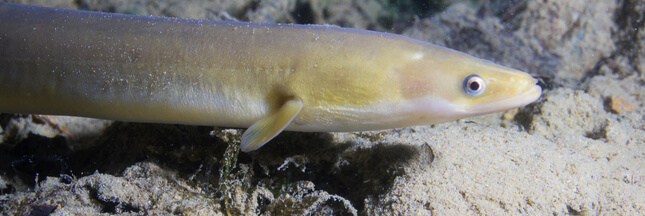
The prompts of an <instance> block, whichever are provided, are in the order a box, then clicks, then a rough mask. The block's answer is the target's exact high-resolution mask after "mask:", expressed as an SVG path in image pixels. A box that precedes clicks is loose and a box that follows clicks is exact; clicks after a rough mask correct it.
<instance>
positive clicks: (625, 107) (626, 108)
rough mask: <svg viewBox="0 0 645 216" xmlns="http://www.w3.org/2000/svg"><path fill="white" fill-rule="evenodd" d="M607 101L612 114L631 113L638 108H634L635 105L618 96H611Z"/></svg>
mask: <svg viewBox="0 0 645 216" xmlns="http://www.w3.org/2000/svg"><path fill="white" fill-rule="evenodd" d="M609 100H610V101H609V103H610V105H611V107H610V108H611V111H612V112H614V113H618V114H620V113H624V112H631V111H634V110H636V109H637V108H638V107H636V105H634V104H632V103H630V102H629V101H627V100H625V99H624V98H622V97H620V96H611V98H609Z"/></svg>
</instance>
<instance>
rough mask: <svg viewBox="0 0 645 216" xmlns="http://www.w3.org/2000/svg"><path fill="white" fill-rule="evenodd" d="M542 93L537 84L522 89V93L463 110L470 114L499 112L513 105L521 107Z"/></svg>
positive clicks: (513, 106)
mask: <svg viewBox="0 0 645 216" xmlns="http://www.w3.org/2000/svg"><path fill="white" fill-rule="evenodd" d="M540 95H542V88H541V87H540V86H539V85H534V86H533V87H532V88H530V89H528V90H527V91H524V92H522V93H519V94H516V95H514V96H512V97H508V98H505V99H502V100H498V101H493V102H490V103H483V104H478V105H472V106H469V107H468V108H466V109H464V111H465V112H468V113H472V114H484V113H492V112H499V111H504V110H508V109H512V108H515V107H521V106H524V105H527V104H530V103H533V102H534V101H536V100H537V99H538V98H540Z"/></svg>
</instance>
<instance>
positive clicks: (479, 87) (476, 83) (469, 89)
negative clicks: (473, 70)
mask: <svg viewBox="0 0 645 216" xmlns="http://www.w3.org/2000/svg"><path fill="white" fill-rule="evenodd" d="M463 88H464V92H466V94H467V95H470V96H478V95H480V94H482V93H484V91H485V90H486V82H485V81H484V78H482V77H480V76H479V75H477V74H471V75H468V76H467V77H466V78H465V79H464V84H463Z"/></svg>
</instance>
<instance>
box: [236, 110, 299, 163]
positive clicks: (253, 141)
mask: <svg viewBox="0 0 645 216" xmlns="http://www.w3.org/2000/svg"><path fill="white" fill-rule="evenodd" d="M302 107H303V105H302V100H300V98H297V97H294V98H292V99H290V100H288V101H286V102H285V103H284V104H282V106H281V107H280V109H278V111H277V112H275V113H273V114H271V115H269V116H265V117H263V118H261V119H260V120H258V121H257V122H255V123H253V125H251V127H249V129H246V131H245V132H244V134H242V144H241V146H240V149H241V150H242V151H243V152H250V151H254V150H256V149H258V148H260V147H262V146H263V145H264V144H266V143H267V142H269V140H271V139H273V138H274V137H275V136H277V135H278V134H279V133H280V132H282V131H283V130H284V129H285V128H286V127H287V126H288V125H289V123H291V121H293V119H294V118H295V117H296V116H297V115H298V113H299V112H300V110H302Z"/></svg>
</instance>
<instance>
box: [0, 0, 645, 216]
mask: <svg viewBox="0 0 645 216" xmlns="http://www.w3.org/2000/svg"><path fill="white" fill-rule="evenodd" d="M8 2H18V3H23V4H34V5H41V6H48V7H61V8H71V9H80V10H93V11H104V12H113V13H126V14H137V15H152V16H170V17H181V18H195V19H213V20H240V21H253V22H281V23H300V24H327V25H337V26H343V27H351V28H360V29H369V30H376V31H385V32H391V33H396V34H402V35H406V36H409V37H412V38H416V39H419V40H423V41H428V42H431V43H434V44H438V45H441V46H446V47H450V48H453V49H456V50H459V51H462V52H466V53H469V54H471V55H474V56H477V57H480V58H484V59H488V60H491V61H493V62H496V63H499V64H502V65H505V66H508V67H512V68H515V69H519V70H523V71H526V72H528V73H530V74H532V75H534V76H536V77H538V78H539V79H540V85H541V86H542V87H543V89H544V92H543V95H542V97H541V98H540V99H539V100H538V101H537V102H535V103H533V104H530V105H528V106H526V107H522V108H519V109H515V110H511V111H507V112H503V113H494V114H489V115H485V116H481V117H474V118H468V119H462V120H457V121H452V122H447V123H441V124H435V125H428V126H417V127H409V128H399V129H391V130H383V131H371V132H355V133H297V132H284V133H282V134H281V135H279V136H278V137H277V138H276V139H275V140H274V141H271V142H272V143H271V144H270V145H266V146H265V147H263V148H261V149H260V150H258V151H254V152H251V153H239V154H238V153H237V151H236V147H235V143H236V142H238V141H239V136H240V134H241V131H242V130H239V129H225V128H221V129H219V128H216V129H215V130H213V128H212V127H198V126H186V125H165V124H143V123H127V122H113V121H107V120H97V119H87V118H78V117H64V116H51V117H42V116H37V115H16V114H7V113H3V114H2V115H0V126H1V127H0V138H1V139H0V212H1V215H49V214H53V215H71V214H79V215H98V214H102V215H111V214H135V215H140V214H160V215H165V214H183V215H432V214H437V215H473V214H486V215H506V214H522V215H546V214H558V215H561V214H571V215H596V214H607V215H645V116H644V115H643V114H644V112H645V109H644V105H645V32H643V29H644V28H645V24H644V23H645V22H644V19H645V2H643V1H641V0H478V1H458V0H445V1H421V0H401V1H387V0H274V1H269V0H185V1H179V0H159V1H153V0H24V1H8ZM1 21H2V20H0V22H1Z"/></svg>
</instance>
